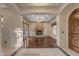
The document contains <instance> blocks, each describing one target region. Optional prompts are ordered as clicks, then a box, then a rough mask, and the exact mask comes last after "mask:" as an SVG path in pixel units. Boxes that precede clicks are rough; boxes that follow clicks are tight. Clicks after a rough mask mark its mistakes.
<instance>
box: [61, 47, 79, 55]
mask: <svg viewBox="0 0 79 59" xmlns="http://www.w3.org/2000/svg"><path fill="white" fill-rule="evenodd" d="M62 49H63V50H64V51H65V52H66V53H67V54H69V55H70V56H79V53H77V52H75V51H73V50H71V49H69V48H62Z"/></svg>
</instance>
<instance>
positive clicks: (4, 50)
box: [0, 47, 18, 56]
mask: <svg viewBox="0 0 79 59" xmlns="http://www.w3.org/2000/svg"><path fill="white" fill-rule="evenodd" d="M17 50H18V48H10V47H2V48H1V49H0V56H10V55H12V54H13V53H14V52H15V51H17Z"/></svg>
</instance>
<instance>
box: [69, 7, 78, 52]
mask: <svg viewBox="0 0 79 59" xmlns="http://www.w3.org/2000/svg"><path fill="white" fill-rule="evenodd" d="M69 48H71V49H72V50H75V51H77V52H79V8H78V9H76V10H74V11H73V12H72V13H71V15H70V17H69Z"/></svg>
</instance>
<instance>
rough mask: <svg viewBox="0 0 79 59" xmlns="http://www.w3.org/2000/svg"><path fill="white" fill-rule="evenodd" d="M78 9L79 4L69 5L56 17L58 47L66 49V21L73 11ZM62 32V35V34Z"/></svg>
mask: <svg viewBox="0 0 79 59" xmlns="http://www.w3.org/2000/svg"><path fill="white" fill-rule="evenodd" d="M76 8H79V4H69V5H68V6H66V8H65V9H64V10H63V11H62V12H61V13H60V14H59V15H58V21H57V22H58V31H59V32H58V39H59V40H58V46H60V47H63V48H68V20H69V15H70V14H71V12H72V11H73V10H75V9H76ZM62 31H64V33H62Z"/></svg>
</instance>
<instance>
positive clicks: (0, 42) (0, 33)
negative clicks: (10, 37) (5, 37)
mask: <svg viewBox="0 0 79 59" xmlns="http://www.w3.org/2000/svg"><path fill="white" fill-rule="evenodd" d="M1 14H2V13H1V8H0V49H1V45H2V30H1Z"/></svg>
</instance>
